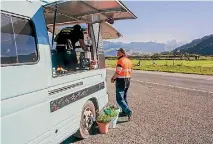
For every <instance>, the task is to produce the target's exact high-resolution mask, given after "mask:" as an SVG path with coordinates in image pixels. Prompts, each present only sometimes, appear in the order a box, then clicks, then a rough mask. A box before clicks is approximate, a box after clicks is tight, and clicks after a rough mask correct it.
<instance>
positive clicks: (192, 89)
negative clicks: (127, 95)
mask: <svg viewBox="0 0 213 144" xmlns="http://www.w3.org/2000/svg"><path fill="white" fill-rule="evenodd" d="M131 81H135V82H140V83H147V84H155V85H161V86H167V87H172V88H178V89H185V90H191V91H197V92H204V93H210V94H213V92H212V91H205V90H199V89H194V88H186V87H180V86H174V85H166V84H160V83H153V82H148V81H141V80H134V79H132V80H131Z"/></svg>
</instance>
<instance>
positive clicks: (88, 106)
mask: <svg viewBox="0 0 213 144" xmlns="http://www.w3.org/2000/svg"><path fill="white" fill-rule="evenodd" d="M95 118H96V112H95V106H94V104H93V102H92V101H90V100H88V101H87V102H86V103H85V104H84V107H83V110H82V114H81V121H80V128H79V130H78V131H77V132H76V133H75V134H74V136H75V137H77V138H80V139H86V138H88V137H89V136H90V135H91V134H92V132H93V130H94V127H95Z"/></svg>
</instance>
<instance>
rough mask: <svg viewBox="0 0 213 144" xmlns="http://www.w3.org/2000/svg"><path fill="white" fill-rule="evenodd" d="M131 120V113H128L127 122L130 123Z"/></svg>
mask: <svg viewBox="0 0 213 144" xmlns="http://www.w3.org/2000/svg"><path fill="white" fill-rule="evenodd" d="M131 119H132V112H131V111H130V113H129V115H128V121H130V120H131Z"/></svg>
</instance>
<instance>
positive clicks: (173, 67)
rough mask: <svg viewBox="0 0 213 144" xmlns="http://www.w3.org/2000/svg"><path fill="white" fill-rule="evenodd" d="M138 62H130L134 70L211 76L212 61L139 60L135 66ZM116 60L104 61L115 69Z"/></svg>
mask: <svg viewBox="0 0 213 144" xmlns="http://www.w3.org/2000/svg"><path fill="white" fill-rule="evenodd" d="M138 61H139V60H135V59H134V60H132V63H133V65H134V69H136V70H145V71H161V72H177V73H191V74H204V75H213V61H212V60H198V61H185V60H174V64H173V60H154V63H155V64H153V60H141V65H140V66H136V64H137V63H138ZM115 65H116V60H106V66H107V67H115Z"/></svg>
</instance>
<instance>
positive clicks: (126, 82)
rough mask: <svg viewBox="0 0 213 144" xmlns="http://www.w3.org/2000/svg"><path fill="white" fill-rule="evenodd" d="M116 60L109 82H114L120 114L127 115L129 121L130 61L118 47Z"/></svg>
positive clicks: (130, 112) (130, 113)
mask: <svg viewBox="0 0 213 144" xmlns="http://www.w3.org/2000/svg"><path fill="white" fill-rule="evenodd" d="M117 56H118V61H117V64H116V71H115V74H114V75H113V77H112V78H111V82H112V83H114V81H115V82H116V84H115V85H116V101H117V103H118V105H119V106H120V107H121V108H122V113H121V115H123V116H124V115H125V116H126V115H127V116H128V120H129V121H130V119H131V116H132V111H131V109H130V108H129V106H128V102H127V91H128V88H129V86H130V78H131V73H132V62H131V60H130V59H128V58H127V57H126V52H125V50H124V49H122V48H120V49H118V50H117Z"/></svg>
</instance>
